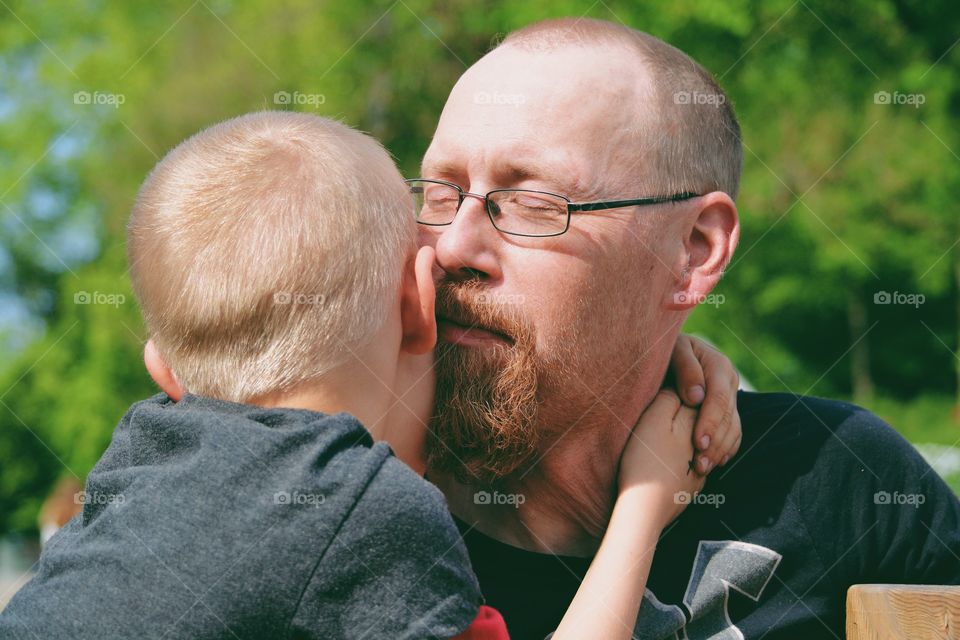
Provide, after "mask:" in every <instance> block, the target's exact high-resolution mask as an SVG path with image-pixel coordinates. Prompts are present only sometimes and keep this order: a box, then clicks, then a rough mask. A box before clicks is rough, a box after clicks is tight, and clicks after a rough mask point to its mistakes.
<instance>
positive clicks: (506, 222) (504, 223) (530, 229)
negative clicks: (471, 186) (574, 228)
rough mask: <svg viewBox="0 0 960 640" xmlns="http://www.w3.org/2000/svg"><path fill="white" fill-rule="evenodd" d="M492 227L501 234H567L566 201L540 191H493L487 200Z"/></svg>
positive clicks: (567, 216)
mask: <svg viewBox="0 0 960 640" xmlns="http://www.w3.org/2000/svg"><path fill="white" fill-rule="evenodd" d="M488 201H489V205H488V206H489V211H490V214H491V217H492V218H493V224H494V226H495V227H496V228H497V229H499V230H500V231H503V232H504V233H514V234H519V235H526V236H554V235H558V234H561V233H563V232H564V231H566V230H567V225H568V223H569V218H570V214H569V213H568V211H567V200H565V199H564V198H561V197H560V196H555V195H552V194H549V193H542V192H540V191H523V190H512V191H494V192H493V193H491V194H490V196H489V198H488Z"/></svg>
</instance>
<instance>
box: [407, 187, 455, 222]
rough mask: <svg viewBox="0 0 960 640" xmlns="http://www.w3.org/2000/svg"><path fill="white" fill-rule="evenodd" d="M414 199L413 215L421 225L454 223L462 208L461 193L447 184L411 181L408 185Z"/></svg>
mask: <svg viewBox="0 0 960 640" xmlns="http://www.w3.org/2000/svg"><path fill="white" fill-rule="evenodd" d="M407 186H408V187H409V189H410V195H411V197H412V198H413V213H414V215H415V216H416V218H417V222H419V223H421V224H432V225H442V224H450V223H451V222H453V218H454V216H456V215H457V208H458V207H459V206H460V192H459V191H457V189H456V188H454V187H451V186H450V185H447V184H440V183H437V182H426V181H423V180H411V181H410V182H408V183H407Z"/></svg>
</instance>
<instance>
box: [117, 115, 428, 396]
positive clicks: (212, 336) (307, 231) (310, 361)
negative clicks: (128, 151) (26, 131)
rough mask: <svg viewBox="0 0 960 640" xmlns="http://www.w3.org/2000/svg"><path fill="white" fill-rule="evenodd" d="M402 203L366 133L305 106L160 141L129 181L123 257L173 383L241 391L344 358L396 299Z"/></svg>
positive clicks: (207, 391)
mask: <svg viewBox="0 0 960 640" xmlns="http://www.w3.org/2000/svg"><path fill="white" fill-rule="evenodd" d="M411 207H412V205H411V204H410V201H409V197H408V196H407V193H406V189H405V187H404V185H403V182H402V179H401V177H400V174H399V173H398V172H397V169H396V166H395V165H394V163H393V161H392V160H391V158H390V157H389V155H388V154H387V152H386V151H385V150H384V149H383V147H382V146H380V144H379V143H377V142H376V141H375V140H374V139H372V138H370V137H369V136H366V135H364V134H362V133H360V132H358V131H356V130H354V129H351V128H350V127H348V126H346V125H343V124H341V123H339V122H335V121H332V120H328V119H325V118H321V117H318V116H312V115H308V114H302V113H292V112H271V111H267V112H260V113H252V114H249V115H245V116H241V117H238V118H234V119H232V120H228V121H226V122H223V123H221V124H218V125H216V126H213V127H211V128H209V129H206V130H205V131H201V132H200V133H198V134H196V135H194V136H193V137H191V138H190V139H188V140H186V141H185V142H183V143H181V144H180V145H179V146H178V147H176V148H175V149H174V150H173V151H171V152H170V153H168V154H167V155H166V157H164V159H163V160H162V161H161V162H160V163H159V164H158V165H157V166H156V167H155V168H154V170H153V171H152V172H151V173H150V175H149V176H148V177H147V179H146V181H145V182H144V184H143V186H142V187H141V188H140V193H139V194H138V196H137V200H136V203H135V205H134V207H133V212H132V214H131V216H130V222H129V225H128V228H127V232H128V255H129V259H130V268H131V278H132V280H133V287H134V291H135V292H136V295H137V299H138V301H139V303H140V306H141V309H142V311H143V316H144V320H145V322H146V326H147V330H148V332H149V334H150V336H151V337H152V339H153V340H154V343H155V344H156V346H157V348H158V350H159V352H160V353H161V355H162V356H163V357H164V360H165V361H166V363H167V365H168V366H170V368H171V369H172V370H173V372H174V374H175V375H176V376H177V379H178V381H179V382H180V384H181V386H182V387H183V388H184V389H185V390H186V391H188V392H190V393H195V394H200V395H206V396H212V397H216V398H221V399H224V400H232V401H235V402H246V401H249V400H251V399H253V398H257V397H260V396H263V395H266V394H270V393H274V392H276V391H284V390H289V389H291V388H292V387H294V386H296V385H298V384H300V383H303V382H306V381H310V380H313V379H316V378H318V377H319V376H322V375H323V374H325V373H327V372H329V371H330V370H331V369H333V368H335V367H337V366H339V365H341V364H343V363H344V362H345V361H346V360H347V359H348V358H349V357H350V355H351V353H356V352H357V350H358V349H359V348H362V347H363V346H364V345H365V344H366V342H367V341H368V340H369V339H370V338H372V337H373V335H374V334H375V333H376V332H377V331H379V330H380V328H381V327H382V325H383V322H384V320H385V319H386V318H387V317H388V313H389V310H390V309H391V307H392V305H394V304H396V302H397V301H398V300H399V288H400V277H401V273H402V270H403V266H404V263H405V260H406V259H407V257H409V256H410V255H411V254H412V252H413V251H414V250H415V248H416V240H415V237H416V230H415V222H414V218H413V214H412V208H411Z"/></svg>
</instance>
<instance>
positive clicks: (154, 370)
mask: <svg viewBox="0 0 960 640" xmlns="http://www.w3.org/2000/svg"><path fill="white" fill-rule="evenodd" d="M143 363H144V364H145V365H147V372H148V373H149V374H150V377H151V378H153V381H154V382H156V383H157V386H158V387H160V389H161V390H163V392H164V393H166V394H167V395H168V396H170V399H171V400H173V401H174V402H179V401H180V398H182V397H183V387H181V386H180V382H179V381H178V380H177V376H176V375H174V373H173V370H172V369H171V368H170V367H169V366H167V363H166V362H164V360H163V357H162V356H161V355H160V352H159V351H158V350H157V345H155V344H154V343H153V340H147V345H146V346H145V347H144V348H143Z"/></svg>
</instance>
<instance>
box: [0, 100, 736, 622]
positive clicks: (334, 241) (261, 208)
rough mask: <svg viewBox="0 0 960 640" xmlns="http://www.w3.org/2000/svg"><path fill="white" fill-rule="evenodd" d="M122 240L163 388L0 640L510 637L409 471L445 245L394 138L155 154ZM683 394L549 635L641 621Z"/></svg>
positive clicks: (147, 403) (294, 130) (226, 145)
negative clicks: (420, 226) (420, 212)
mask: <svg viewBox="0 0 960 640" xmlns="http://www.w3.org/2000/svg"><path fill="white" fill-rule="evenodd" d="M128 231H129V256H130V263H131V277H132V280H133V285H134V290H135V292H136V295H137V299H138V301H139V303H140V305H141V307H142V310H143V314H144V319H145V323H146V326H147V330H148V332H149V334H150V336H151V339H150V341H149V342H148V344H147V346H146V349H145V354H144V359H145V364H146V366H147V369H148V371H149V372H150V375H151V376H152V377H153V379H154V380H155V381H156V382H157V384H158V385H159V386H160V388H161V389H162V390H163V391H164V393H161V394H159V395H157V396H154V397H152V398H150V399H148V400H144V401H142V402H139V403H137V404H134V405H133V406H132V407H131V408H130V410H129V411H128V412H127V414H126V415H125V416H124V417H123V419H122V420H121V422H120V424H119V426H118V427H117V430H116V432H115V434H114V437H113V441H112V442H111V444H110V446H109V448H108V449H107V451H106V452H105V454H104V455H103V457H102V458H101V460H100V461H99V462H98V463H97V465H96V467H95V468H94V469H93V471H92V472H91V473H90V475H89V477H88V479H87V485H86V490H85V495H84V505H83V511H82V513H81V514H80V515H79V516H78V517H76V518H74V519H73V520H72V521H71V522H70V523H69V524H68V525H67V527H65V528H64V529H63V530H62V531H61V532H59V533H58V534H56V535H55V536H54V537H53V538H52V539H51V541H50V542H49V544H48V546H47V548H46V549H45V551H44V553H43V557H42V558H41V561H40V564H39V567H38V573H37V576H36V578H34V579H33V580H32V581H31V582H30V583H29V584H28V585H27V586H26V587H24V589H23V590H22V591H21V592H20V593H18V594H17V595H16V596H15V597H14V599H13V600H12V602H11V603H10V605H9V606H8V608H7V609H6V610H5V611H4V612H3V614H2V615H0V637H8V636H9V635H10V634H13V635H14V637H28V636H29V637H34V635H36V636H39V637H71V638H94V637H96V638H113V637H141V636H143V637H190V638H222V637H230V638H265V637H275V636H289V637H294V638H347V637H349V638H353V637H357V638H360V637H367V638H434V637H438V638H449V637H453V636H456V635H457V634H461V633H465V634H467V635H465V636H463V637H480V636H479V635H478V634H479V633H480V631H479V629H480V627H482V626H483V625H487V626H490V627H492V628H493V633H494V635H493V636H490V637H503V635H502V634H503V626H502V620H501V621H498V620H497V617H496V615H495V614H491V612H489V611H484V612H482V614H481V616H479V617H478V611H479V610H480V606H481V595H480V592H479V589H478V585H477V582H476V579H475V577H474V576H473V573H472V571H471V568H470V564H469V560H468V558H467V554H466V551H465V549H464V547H463V544H462V541H461V540H460V537H459V534H458V532H457V529H456V527H455V526H454V524H453V522H452V519H451V517H450V515H449V513H448V511H447V508H446V502H445V500H444V498H443V495H442V494H441V493H440V492H439V491H438V490H437V489H436V488H435V487H433V486H432V485H430V484H429V483H428V482H426V481H425V480H423V478H422V477H421V474H422V472H423V470H424V464H423V461H422V456H421V452H422V446H423V442H424V436H425V421H426V420H427V418H428V417H429V416H430V414H431V409H432V400H433V386H434V380H433V369H432V349H433V347H434V344H435V342H436V321H435V318H434V281H433V275H432V270H433V266H434V254H433V252H432V250H431V249H429V248H423V249H420V250H419V251H418V250H417V247H416V240H415V224H414V221H413V220H412V218H411V216H410V215H409V199H408V194H407V192H406V189H405V187H404V184H403V182H402V180H401V178H400V176H399V174H398V173H397V171H396V168H395V167H394V165H393V162H392V161H391V160H390V158H389V156H388V155H387V154H386V152H385V151H384V150H383V148H382V147H380V145H379V144H377V143H376V142H375V141H373V140H372V139H371V138H369V137H367V136H364V135H362V134H360V133H359V132H356V131H354V130H352V129H350V128H349V127H346V126H345V125H342V124H339V123H337V122H333V121H330V120H326V119H323V118H318V117H315V116H310V115H304V114H295V113H271V112H265V113H256V114H251V115H247V116H242V117H239V118H235V119H233V120H230V121H227V122H225V123H222V124H220V125H217V126H214V127H212V128H210V129H208V130H206V131H203V132H201V133H199V134H197V135H196V136H194V137H192V138H190V139H189V140H187V141H186V142H184V143H183V144H181V145H180V146H178V147H177V148H176V149H174V150H173V151H172V152H170V153H169V154H168V155H167V156H166V157H165V158H164V159H163V160H162V161H161V162H160V163H159V164H158V165H157V167H156V168H155V169H154V170H153V172H152V173H151V174H150V176H149V177H148V178H147V180H146V182H145V183H144V185H143V186H142V188H141V190H140V193H139V196H138V198H137V201H136V204H135V206H134V209H133V213H132V215H131V219H130V225H129V230H128ZM674 399H675V397H674ZM672 402H673V400H671V399H670V398H667V399H666V400H664V399H663V397H660V398H658V400H657V401H655V403H654V405H653V406H655V407H657V410H656V411H654V412H648V413H649V417H645V418H644V419H643V420H642V421H641V424H640V426H638V429H637V436H636V437H635V438H634V441H633V443H632V444H631V445H629V446H628V447H627V451H626V453H625V457H624V462H623V465H622V466H623V469H622V470H621V481H622V488H623V494H624V495H625V496H629V498H626V499H624V500H621V502H618V507H617V509H615V512H614V519H613V520H612V521H611V530H610V532H608V538H607V540H612V538H611V535H612V534H613V533H614V532H616V535H618V536H621V538H620V539H622V540H624V543H623V545H621V544H620V543H619V542H617V543H616V544H613V543H611V544H608V543H607V541H605V542H604V547H603V548H601V553H600V554H599V555H598V560H599V561H598V563H597V565H598V566H597V569H596V571H593V570H591V573H590V574H588V577H587V580H586V581H585V583H584V584H585V587H590V588H589V589H587V588H585V590H584V593H583V594H582V595H581V594H578V596H577V600H576V601H575V603H574V606H573V607H572V608H571V614H570V618H569V619H565V620H564V626H565V627H569V628H570V629H579V630H578V631H576V632H575V633H574V632H568V631H566V630H565V629H564V627H562V628H561V630H559V631H558V635H557V636H556V637H557V638H560V637H583V636H582V629H583V628H585V627H584V625H587V620H597V619H598V618H597V615H598V614H590V613H589V610H590V608H592V607H594V606H595V605H596V602H597V601H598V598H599V597H600V596H599V595H598V594H601V593H603V594H605V595H604V597H606V593H607V590H609V589H615V590H616V593H617V594H618V596H617V598H615V599H614V600H613V601H612V602H613V608H612V609H611V610H610V613H609V614H599V617H600V618H604V616H605V615H611V616H616V617H617V618H621V617H622V616H623V615H626V616H628V617H629V613H630V611H631V609H632V611H633V617H634V618H635V617H636V607H638V606H639V601H640V600H639V597H638V596H637V593H636V591H637V587H638V585H639V594H640V595H641V596H642V592H643V581H645V575H646V567H647V566H648V559H645V558H641V557H639V556H640V555H641V554H640V553H639V552H638V550H641V549H646V547H648V546H650V545H651V544H655V542H656V536H658V535H659V533H660V531H661V530H662V528H663V526H665V525H666V524H667V523H668V522H669V521H670V519H672V518H673V517H674V516H675V514H676V513H678V512H679V510H680V508H682V507H678V506H677V505H676V503H675V502H674V503H673V504H668V503H667V502H666V498H667V497H668V496H669V497H672V496H673V493H674V492H675V491H679V490H695V489H696V488H698V487H699V485H700V482H702V480H701V479H700V478H699V477H698V476H697V475H696V474H689V475H687V474H686V473H685V472H686V461H688V460H690V458H691V456H692V455H693V448H692V446H691V440H692V435H691V430H690V425H691V424H692V418H690V416H689V415H683V416H682V419H681V415H682V414H683V412H682V411H680V410H679V408H678V407H679V402H678V401H677V406H676V407H673V405H672ZM665 407H666V409H665ZM670 407H673V408H672V409H671V408H670ZM646 423H650V424H646ZM654 423H655V424H654ZM384 437H387V438H388V440H389V442H390V444H392V445H393V446H394V448H395V450H396V451H397V452H398V453H399V454H400V455H401V457H402V459H403V462H401V461H400V460H398V459H397V458H396V457H394V456H393V454H392V452H391V449H390V446H388V444H387V443H386V442H375V441H377V440H382V439H383V438H384ZM726 453H728V452H726V451H721V452H719V453H718V459H719V457H722V456H723V455H725V454H726ZM665 462H666V463H667V464H666V465H665V464H664V463H665ZM715 462H716V461H715ZM404 463H406V464H404ZM658 466H663V467H665V468H667V471H669V476H673V478H672V479H671V478H670V477H669V476H666V475H665V474H664V472H663V471H660V470H657V468H656V467H658ZM654 494H655V497H653V496H654ZM623 505H626V506H623ZM651 507H655V508H651ZM638 523H639V525H638ZM630 530H633V531H635V532H638V534H637V535H634V536H632V537H631V538H630V540H629V541H626V535H627V532H629V531H630ZM651 536H652V537H651ZM621 549H622V550H623V551H622V553H621ZM624 554H626V555H624ZM614 555H616V557H617V558H628V559H630V560H631V561H633V562H634V564H635V567H634V569H633V570H630V571H627V572H619V573H618V572H617V571H613V572H611V568H612V567H614V566H615V565H614V564H613V563H612V562H611V559H612V558H613V557H614ZM646 555H649V554H646ZM605 558H607V560H604V559H605ZM605 563H606V564H605ZM620 574H623V575H626V576H627V577H628V578H629V581H627V582H625V581H624V578H623V575H620ZM638 581H639V582H638ZM594 584H596V585H597V586H596V587H593V585H594ZM475 620H476V621H477V622H476V624H475V625H471V623H472V622H474V621H475ZM610 622H611V621H610V620H605V621H604V622H603V623H598V624H601V627H600V628H605V627H603V626H602V624H606V623H610ZM590 624H591V625H592V624H594V622H591V623H590ZM471 629H473V635H470V634H471V633H472V632H471ZM498 633H499V634H501V635H496V634H498ZM578 634H579V635H578ZM610 637H613V636H610ZM624 637H629V630H627V635H626V636H624Z"/></svg>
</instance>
